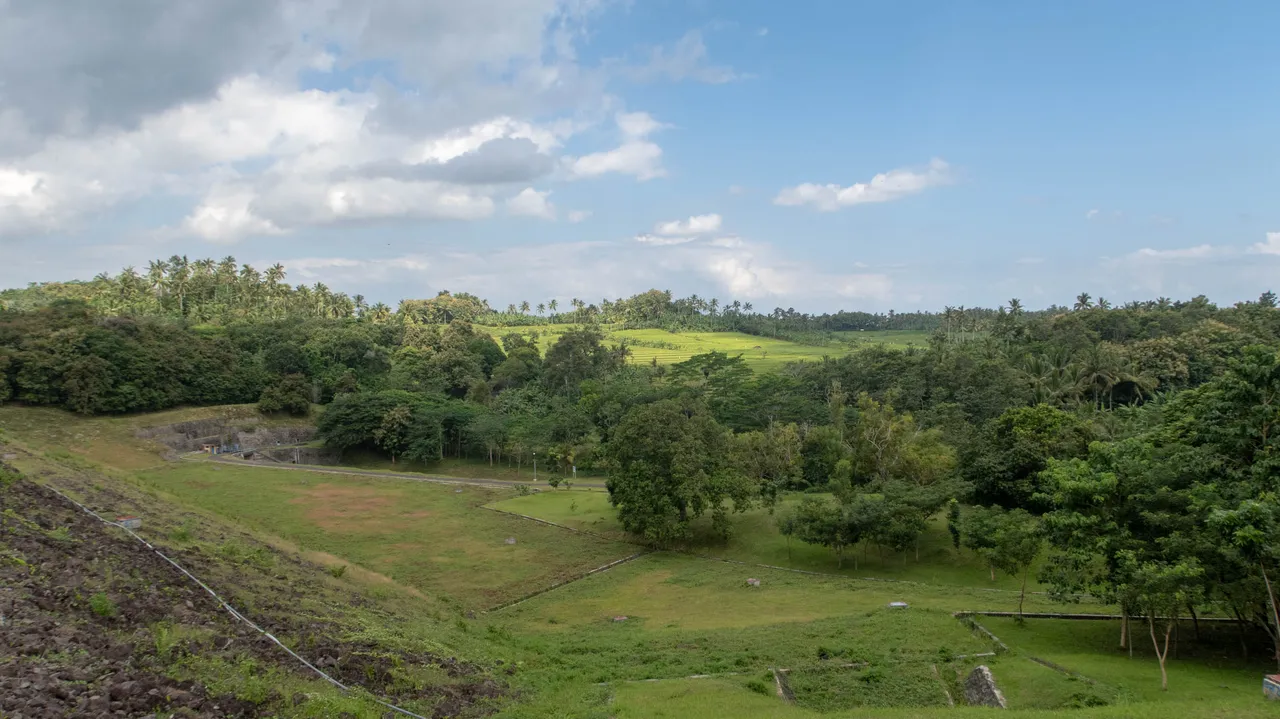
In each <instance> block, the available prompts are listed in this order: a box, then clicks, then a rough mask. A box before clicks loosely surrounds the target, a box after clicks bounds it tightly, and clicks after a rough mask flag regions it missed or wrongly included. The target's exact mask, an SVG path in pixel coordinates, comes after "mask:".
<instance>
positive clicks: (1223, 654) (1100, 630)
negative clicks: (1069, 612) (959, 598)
mask: <svg viewBox="0 0 1280 719" xmlns="http://www.w3.org/2000/svg"><path fill="white" fill-rule="evenodd" d="M981 621H982V623H983V625H985V626H986V627H987V628H988V629H990V630H991V631H992V632H994V633H995V634H996V636H999V637H1000V638H1001V639H1002V640H1003V641H1004V642H1005V643H1006V644H1008V645H1009V647H1010V648H1011V649H1013V650H1014V652H1015V653H1016V654H1018V655H1021V656H1024V657H1031V656H1035V657H1039V658H1041V659H1046V660H1048V661H1051V662H1053V663H1055V664H1057V665H1059V666H1062V667H1065V668H1066V669H1068V670H1070V671H1072V672H1075V673H1077V674H1081V675H1083V676H1086V677H1089V678H1091V679H1094V680H1097V681H1099V682H1102V683H1105V684H1106V685H1107V686H1109V687H1112V688H1113V689H1114V690H1115V691H1116V692H1117V693H1118V695H1119V696H1120V698H1121V701H1122V702H1128V703H1133V704H1141V703H1146V702H1151V703H1159V704H1173V705H1177V706H1178V707H1179V710H1181V708H1182V707H1187V706H1202V707H1207V706H1210V705H1214V706H1216V707H1224V706H1229V707H1239V708H1240V709H1241V710H1244V709H1247V708H1249V707H1251V706H1255V705H1257V706H1262V704H1261V695H1262V690H1261V683H1262V675H1263V674H1264V673H1266V672H1268V671H1274V669H1275V666H1274V665H1273V664H1263V663H1246V662H1244V661H1242V660H1241V659H1239V658H1238V656H1237V655H1236V653H1237V652H1238V648H1237V646H1236V645H1235V644H1234V642H1233V640H1234V637H1233V636H1231V635H1233V634H1234V629H1227V630H1226V631H1225V632H1224V634H1225V635H1226V636H1222V637H1218V638H1217V641H1215V642H1213V643H1211V644H1207V645H1201V646H1199V647H1196V646H1193V645H1191V644H1189V643H1184V645H1183V646H1182V647H1181V651H1182V656H1183V657H1184V658H1183V659H1173V658H1172V657H1171V658H1170V659H1169V661H1168V671H1169V689H1168V691H1162V690H1161V689H1160V669H1159V665H1158V663H1157V661H1156V658H1155V655H1154V653H1153V649H1152V645H1151V639H1150V637H1149V635H1148V634H1147V633H1146V629H1145V627H1144V626H1142V625H1140V624H1135V632H1136V634H1135V637H1134V638H1135V640H1136V641H1135V642H1134V652H1133V657H1132V658H1130V657H1129V655H1128V653H1127V652H1126V651H1123V650H1121V649H1119V648H1118V645H1119V636H1120V623H1119V622H1118V621H1089V622H1071V621H1062V620H1051V619H1029V620H1027V621H1026V623H1025V624H1024V625H1022V626H1019V625H1018V624H1017V623H1016V622H1014V621H1013V620H1012V619H1002V618H984V619H982V620H981ZM1190 630H1191V628H1190V627H1189V626H1184V627H1181V628H1180V632H1182V633H1183V637H1187V638H1189V635H1190V634H1191V631H1190ZM1190 655H1196V656H1193V657H1192V656H1190ZM996 679H997V682H999V681H1000V679H1001V677H1000V675H999V674H997V675H996ZM1229 715H1230V714H1224V716H1229Z"/></svg>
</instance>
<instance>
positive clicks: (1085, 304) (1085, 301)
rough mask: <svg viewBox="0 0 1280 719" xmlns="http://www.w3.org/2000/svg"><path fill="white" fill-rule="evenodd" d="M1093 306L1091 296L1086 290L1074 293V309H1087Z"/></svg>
mask: <svg viewBox="0 0 1280 719" xmlns="http://www.w3.org/2000/svg"><path fill="white" fill-rule="evenodd" d="M1091 307H1093V297H1092V296H1090V295H1089V293H1088V292H1081V293H1080V294H1078V295H1076V307H1075V309H1076V311H1080V310H1087V309H1089V308H1091Z"/></svg>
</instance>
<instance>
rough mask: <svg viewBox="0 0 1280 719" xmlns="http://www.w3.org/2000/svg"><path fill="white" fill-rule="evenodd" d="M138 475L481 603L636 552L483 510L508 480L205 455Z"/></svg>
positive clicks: (413, 583) (438, 591) (407, 581)
mask: <svg viewBox="0 0 1280 719" xmlns="http://www.w3.org/2000/svg"><path fill="white" fill-rule="evenodd" d="M140 477H141V479H142V480H143V481H144V482H146V483H147V484H148V485H149V486H152V487H154V488H156V489H159V490H163V491H164V492H166V493H168V494H170V495H173V496H175V497H177V498H179V499H180V500H182V501H184V502H188V503H191V504H193V505H195V506H198V507H201V508H203V509H207V510H210V511H212V512H215V513H216V514H218V515H221V516H223V517H226V518H228V519H231V520H234V521H238V522H242V523H244V524H246V525H248V526H251V527H253V528H255V529H259V530H262V531H265V532H268V533H270V534H272V535H275V536H278V537H281V538H283V539H285V540H288V541H289V542H291V543H293V544H296V545H297V546H299V547H301V548H302V549H305V550H313V551H318V552H323V553H326V554H329V555H333V556H334V557H336V558H338V559H340V560H345V562H349V563H351V564H356V565H359V566H360V567H361V568H363V569H365V570H369V571H371V572H375V573H378V574H381V575H383V576H385V577H389V578H390V579H392V580H394V581H396V582H398V583H400V584H404V585H407V586H410V587H414V588H416V589H418V590H421V591H423V592H425V593H427V594H429V595H433V596H436V597H446V598H452V599H454V600H456V601H457V602H459V603H461V604H462V605H463V606H466V607H469V608H475V609H482V608H485V607H488V606H492V605H495V604H499V603H502V602H505V601H509V600H512V599H515V598H517V597H519V596H522V595H524V594H525V593H528V592H531V591H534V590H536V589H539V588H541V587H543V586H546V585H549V584H552V583H554V582H557V581H561V580H563V579H565V578H568V577H570V576H573V575H576V574H578V573H580V572H583V571H586V570H589V569H593V568H595V567H598V566H600V565H602V564H605V563H607V562H609V561H611V560H613V559H617V558H619V557H622V556H626V555H627V554H629V553H631V552H633V551H634V550H633V548H631V547H629V546H626V545H622V544H618V543H615V542H610V541H605V540H599V539H595V538H592V537H588V536H584V535H580V534H571V533H568V532H565V531H563V530H559V529H555V528H553V527H547V526H545V525H538V524H535V523H532V522H527V521H523V520H520V519H518V518H514V517H510V516H507V515H503V514H501V513H497V512H489V511H485V510H483V509H480V508H479V507H480V505H483V504H486V503H488V502H491V501H494V500H496V499H499V498H501V497H503V496H505V495H506V494H507V492H506V490H501V489H491V488H487V487H475V486H468V487H464V488H461V489H462V491H461V492H458V491H456V490H457V489H459V488H457V487H453V486H449V485H441V484H434V483H428V482H411V481H405V480H397V479H382V478H378V477H368V476H357V475H333V474H317V473H312V472H306V471H285V470H280V469H270V468H265V467H238V466H230V465H225V464H213V463H203V462H184V463H182V464H179V465H176V466H172V467H168V468H165V469H161V470H153V471H148V472H144V473H142V474H141V475H140ZM508 537H514V538H515V539H516V543H515V544H514V545H510V544H506V539H507V538H508Z"/></svg>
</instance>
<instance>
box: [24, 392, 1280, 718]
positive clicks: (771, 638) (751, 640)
mask: <svg viewBox="0 0 1280 719" xmlns="http://www.w3.org/2000/svg"><path fill="white" fill-rule="evenodd" d="M246 411H248V408H210V409H204V410H183V411H178V412H169V413H162V414H158V415H149V416H143V417H127V418H116V419H85V418H80V417H76V416H73V415H69V414H65V413H61V412H57V411H48V410H28V409H21V408H14V407H4V408H0V429H3V430H4V437H5V438H8V439H10V440H13V441H15V442H19V443H22V444H23V445H24V446H26V447H29V448H31V449H33V450H35V451H36V453H37V458H36V459H32V460H30V461H28V460H27V459H26V455H24V456H23V457H24V459H23V464H24V468H25V469H28V470H29V471H31V472H32V473H33V475H34V476H38V477H53V476H55V475H56V476H61V475H57V472H65V473H66V476H67V477H68V479H67V480H66V481H68V482H70V481H72V478H74V481H76V482H79V483H80V486H81V487H82V488H84V489H85V491H86V492H89V491H92V492H98V491H106V490H110V491H113V492H116V494H115V495H112V496H115V497H119V498H124V500H123V501H122V500H121V499H113V500H111V501H109V502H108V503H106V504H104V507H105V508H109V509H111V510H112V511H117V510H118V511H126V512H134V513H139V514H142V515H144V516H145V517H146V518H147V519H146V524H145V527H144V531H145V532H147V533H148V535H149V536H151V537H153V538H154V539H156V540H157V541H161V542H169V543H173V544H176V545H178V546H188V545H190V544H192V543H193V542H194V543H196V544H198V545H199V546H201V547H202V548H203V549H202V551H203V552H206V553H208V554H209V555H210V556H217V557H219V558H222V559H229V560H232V561H233V563H234V564H233V565H232V566H241V567H244V568H245V569H244V572H243V576H242V577H240V578H237V577H236V576H234V575H233V574H228V575H226V576H220V577H219V585H220V586H225V587H228V588H231V587H234V589H229V591H231V592H232V593H233V595H234V598H235V602H236V603H237V605H242V606H244V607H246V608H247V610H248V611H250V613H252V614H253V615H254V616H259V617H274V618H277V619H275V620H273V621H284V620H286V619H287V618H289V617H295V616H296V617H302V616H311V614H312V613H313V612H318V611H320V609H319V607H318V606H315V605H313V604H312V603H311V601H310V598H309V597H300V598H299V599H298V601H297V602H296V603H289V602H280V601H278V600H275V599H269V598H270V597H272V596H273V595H272V594H271V593H272V591H274V590H275V589H274V588H277V585H279V584H280V582H281V581H284V582H294V581H299V582H300V581H302V580H301V579H293V576H294V575H293V574H290V573H289V572H294V571H295V570H294V569H290V570H289V572H284V571H283V570H280V569H277V568H278V567H281V566H282V565H281V562H282V561H284V560H274V563H273V562H270V561H267V559H266V555H265V554H263V553H262V550H261V549H260V548H258V545H257V544H255V542H265V543H266V544H268V545H269V546H271V547H276V548H285V549H286V550H289V551H296V553H297V555H298V556H299V557H301V558H302V559H301V563H300V564H298V565H296V566H297V567H302V568H304V569H305V568H310V569H306V571H311V572H313V576H316V581H319V582H320V583H321V584H323V585H324V586H325V587H329V588H332V589H333V590H334V591H335V592H337V594H336V596H339V597H341V596H344V594H343V593H344V591H345V589H346V588H347V587H350V588H352V589H353V590H355V589H358V590H359V595H360V598H359V602H360V604H359V607H356V606H354V605H353V607H352V611H353V612H357V615H356V616H358V617H359V622H360V627H361V628H360V629H358V630H353V632H354V633H353V634H352V635H351V636H374V635H376V636H377V637H378V640H379V641H385V642H390V643H393V644H396V645H397V646H404V647H405V649H406V650H409V651H422V650H423V649H424V648H425V647H430V651H434V652H454V651H457V652H459V656H460V657H485V660H484V661H485V662H486V666H490V667H493V668H494V671H501V672H502V676H504V677H508V679H507V681H510V682H511V685H512V687H513V690H514V692H513V694H512V696H515V697H518V698H517V699H515V700H513V701H509V702H505V703H504V704H503V705H502V707H501V708H500V710H499V713H498V716H500V717H505V718H509V719H525V718H528V719H532V718H534V717H546V716H560V717H573V718H580V719H587V718H592V719H600V718H602V717H714V718H715V719H723V718H724V717H819V716H822V717H859V718H862V717H888V718H894V717H935V716H936V717H942V716H954V715H960V716H977V715H978V713H979V712H982V713H983V715H989V712H988V711H987V710H977V709H968V708H955V709H952V708H948V707H947V705H946V702H947V692H951V694H952V696H953V697H956V696H958V685H957V677H958V675H957V672H959V676H964V675H966V674H967V673H968V671H969V670H970V669H971V668H972V666H974V665H975V664H976V663H977V662H979V661H981V662H984V663H987V664H988V665H989V666H991V667H992V670H993V671H994V672H995V675H996V678H997V681H998V682H999V683H1000V685H1001V688H1002V689H1003V690H1004V692H1005V694H1006V697H1007V698H1008V700H1009V702H1010V705H1011V709H1010V711H1008V712H1007V713H1006V714H1007V715H1009V716H1015V717H1024V716H1025V717H1072V718H1077V717H1138V718H1139V719H1144V718H1147V717H1150V718H1153V719H1154V718H1155V717H1159V719H1166V718H1167V716H1168V715H1169V714H1170V712H1176V713H1177V714H1178V715H1179V716H1184V717H1190V718H1192V719H1195V718H1198V717H1223V718H1224V719H1225V718H1226V717H1261V716H1273V715H1274V705H1269V704H1267V703H1266V702H1265V701H1264V700H1263V699H1262V697H1261V692H1260V691H1259V686H1258V685H1259V683H1260V678H1261V674H1262V673H1263V672H1264V671H1267V670H1270V669H1272V667H1270V666H1268V665H1267V664H1265V663H1254V664H1245V663H1242V662H1241V661H1239V660H1238V659H1236V658H1235V656H1236V654H1237V653H1238V650H1237V646H1236V645H1235V644H1234V643H1233V642H1234V637H1227V638H1226V639H1225V640H1223V638H1222V637H1216V638H1212V639H1213V641H1210V639H1211V637H1210V636H1209V635H1210V634H1211V633H1210V632H1209V631H1208V630H1206V631H1205V633H1206V639H1205V643H1204V644H1201V645H1194V644H1193V643H1192V641H1191V637H1192V636H1193V629H1192V627H1191V625H1190V624H1189V623H1184V625H1183V626H1182V627H1181V630H1180V632H1181V637H1182V644H1181V647H1180V654H1179V656H1180V658H1178V659H1176V660H1171V662H1170V668H1169V672H1170V690H1169V692H1167V693H1165V692H1161V691H1160V689H1159V671H1158V668H1157V665H1156V662H1155V660H1154V658H1153V656H1152V653H1151V650H1150V649H1149V642H1144V637H1145V634H1143V633H1142V632H1138V633H1137V639H1138V640H1139V641H1138V642H1137V646H1136V647H1135V651H1134V656H1133V658H1129V656H1128V654H1127V653H1125V652H1122V651H1119V650H1117V648H1116V644H1117V638H1118V627H1117V626H1116V624H1115V623H1114V622H1111V621H1098V622H1065V621H1048V620H1035V619H1033V620H1029V621H1028V622H1027V624H1026V625H1025V626H1018V625H1016V624H1015V623H1014V622H1013V621H1012V620H1005V619H983V620H982V621H983V622H984V623H985V624H986V625H987V626H988V627H989V628H990V629H991V630H992V631H994V632H995V633H996V634H997V635H998V636H1000V637H1001V639H1003V640H1004V641H1005V642H1006V643H1007V644H1008V645H1009V646H1010V648H1011V651H1009V652H1008V653H1002V654H1000V655H999V656H996V657H984V658H973V657H970V658H961V655H967V654H973V653H985V652H989V651H993V650H994V649H995V644H994V643H993V642H992V641H991V640H990V639H988V638H986V637H985V636H983V635H981V634H978V633H975V632H973V631H971V630H970V629H969V628H968V627H967V626H965V625H964V624H963V623H961V622H960V621H959V620H957V619H956V618H954V616H953V612H955V611H957V610H1006V611H1007V610H1012V609H1014V608H1015V607H1016V601H1017V599H1016V594H1015V593H1014V592H1012V591H1010V590H1012V589H1014V588H1015V587H1016V581H1015V580H1013V579H1012V578H1007V577H1002V578H997V579H996V580H995V581H992V580H991V578H990V576H989V574H988V572H987V570H986V568H985V567H984V566H982V564H981V563H980V562H979V561H977V560H976V558H975V557H973V556H972V555H971V554H970V553H968V552H964V551H957V550H955V549H954V547H952V545H951V539H950V536H949V535H948V534H947V532H946V530H945V526H944V525H943V524H942V523H941V522H937V523H935V524H934V526H932V527H931V528H930V530H929V532H928V533H926V535H925V537H924V538H923V539H922V542H921V546H920V557H919V560H917V559H916V557H915V553H914V551H912V552H908V553H906V554H894V553H886V554H885V555H884V556H881V555H880V553H879V551H878V550H877V549H876V548H874V547H873V548H871V550H870V551H869V552H868V553H867V554H866V555H865V556H863V554H862V553H861V552H858V553H857V563H858V566H857V568H855V567H854V566H853V563H854V557H853V556H852V553H851V555H850V556H847V557H846V564H847V566H845V567H843V568H839V567H837V566H836V560H835V557H834V556H833V555H832V553H831V552H830V551H829V550H826V549H823V548H819V547H808V546H806V545H803V544H800V543H798V542H793V543H791V546H790V549H789V550H788V546H787V541H786V538H785V537H783V536H781V535H780V534H779V533H778V532H777V530H776V529H775V527H774V524H773V518H772V517H771V516H770V515H769V514H768V513H767V512H766V511H764V510H756V511H753V512H751V513H748V514H746V515H740V516H735V517H734V532H733V536H732V538H731V539H730V540H729V541H728V542H722V541H720V540H715V539H713V538H710V537H708V536H706V535H705V534H704V535H702V536H700V538H699V540H698V542H697V544H696V545H695V546H692V547H690V548H689V549H690V550H691V551H693V552H695V553H696V554H698V555H703V556H701V557H700V556H694V555H693V554H687V553H671V552H659V553H652V554H647V555H645V556H642V557H640V558H638V559H634V560H632V561H629V562H626V563H623V564H620V565H618V566H616V567H614V568H612V569H610V570H608V571H606V572H602V573H598V574H595V575H592V576H590V577H588V578H585V579H580V580H578V581H572V582H570V583H568V584H565V585H563V586H559V587H558V588H552V587H553V585H555V584H557V583H559V582H560V581H562V580H565V579H570V578H573V577H576V576H578V575H580V574H581V573H582V572H584V571H586V570H589V569H592V568H594V567H598V566H600V565H603V564H605V563H606V562H609V561H612V560H615V559H619V558H622V557H627V556H629V555H631V554H633V553H634V552H636V551H637V547H636V546H635V545H634V544H630V543H628V542H626V541H623V540H627V539H628V538H627V537H625V535H623V534H622V532H621V531H620V528H619V527H618V525H617V522H616V519H615V518H614V515H613V513H612V510H611V508H610V507H609V505H608V501H607V495H606V494H605V493H604V492H603V491H601V490H599V489H596V490H594V491H586V490H573V491H558V492H549V491H544V492H542V493H539V494H536V495H529V496H518V494H517V491H516V488H515V487H514V486H511V487H508V486H498V487H488V486H485V487H480V486H461V487H459V486H452V485H442V484H433V483H427V482H421V481H413V480H406V479H399V478H393V477H385V476H375V477H370V476H357V475H344V474H321V473H316V472H311V471H306V470H294V471H284V470H279V469H274V470H273V469H269V468H266V467H255V466H235V465H227V464H222V463H212V462H191V461H183V462H174V461H171V460H165V459H163V458H162V457H161V449H162V448H158V447H154V446H151V445H149V444H148V443H146V442H145V441H142V440H138V439H137V438H136V437H135V436H134V433H135V432H136V431H137V429H138V428H141V427H146V426H153V425H159V424H167V423H172V422H176V421H182V420H186V419H198V418H204V417H209V416H225V413H237V412H246ZM219 413H224V414H223V415H219ZM58 467H60V468H62V469H57V470H56V472H55V473H54V474H49V472H51V471H54V468H58ZM454 473H456V474H464V473H465V474H469V475H474V476H477V477H479V476H483V475H484V467H483V466H477V465H475V464H470V465H468V466H467V467H465V468H461V467H459V468H455V472H454ZM522 478H528V473H527V472H526V473H525V474H524V475H523V477H522ZM59 481H61V480H59ZM458 489H461V490H462V491H461V492H458V491H457V490H458ZM794 499H795V498H791V499H790V500H789V501H794ZM158 502H159V503H160V504H157V503H158ZM166 502H167V503H171V505H172V506H173V507H179V508H183V509H176V510H164V509H162V508H160V507H162V506H169V505H165V504H164V503H166ZM487 507H491V508H493V509H490V508H487ZM494 509H501V510H504V511H507V512H517V513H520V514H527V515H531V516H536V517H539V518H542V519H545V520H548V521H553V522H556V523H559V524H563V525H566V526H569V527H575V528H578V529H581V530H586V531H588V532H590V533H591V534H584V533H577V532H572V531H569V530H567V529H561V528H558V527H553V526H548V525H545V524H540V523H537V522H533V521H530V520H528V519H523V518H520V517H518V516H513V515H510V514H504V513H502V512H498V511H494ZM214 527H234V528H236V529H235V531H228V530H227V529H211V528H214ZM595 535H600V536H595ZM193 538H194V539H193ZM507 538H514V539H515V540H516V543H515V544H507V543H506V540H507ZM289 548H292V549H289ZM708 555H709V556H715V557H720V558H722V559H726V560H733V561H717V560H715V559H710V558H705V556H708ZM193 556H194V555H193ZM291 561H292V560H291ZM766 564H767V565H775V566H776V567H792V568H795V569H799V570H806V571H813V572H820V573H822V575H814V574H806V573H804V572H802V571H788V570H786V569H781V568H767V567H764V566H761V565H766ZM290 566H291V567H292V566H294V565H292V564H291V565H290ZM321 566H323V567H326V568H329V569H330V570H331V572H332V573H331V572H326V571H324V570H323V569H321ZM343 567H346V569H345V570H344V569H342V568H343ZM250 570H252V571H250ZM298 571H302V570H301V569H300V570H298ZM317 575H318V576H317ZM335 575H336V576H335ZM826 575H834V576H826ZM278 576H285V577H286V579H285V580H280V579H278ZM873 577H874V578H875V579H872V578H873ZM748 578H756V579H759V580H761V586H759V587H750V586H748V584H747V582H746V580H747V579H748ZM246 580H249V581H246ZM882 580H897V581H882ZM544 590H549V591H544ZM536 592H540V593H537V594H536V595H535V596H532V597H530V598H528V599H527V600H525V601H522V602H519V603H517V604H515V605H514V606H510V607H508V608H504V609H495V610H494V611H491V612H489V613H487V614H486V613H484V612H483V611H480V610H484V609H486V608H494V607H496V606H497V605H501V604H504V603H506V602H509V601H512V600H516V599H519V598H521V597H525V596H526V595H530V594H533V593H536ZM892 601H905V602H908V603H909V604H910V607H909V608H908V609H906V610H896V609H891V608H889V607H888V604H889V602H892ZM1027 609H1028V610H1029V611H1030V610H1035V611H1045V610H1049V611H1052V610H1062V609H1064V607H1062V606H1061V605H1056V604H1053V603H1052V602H1050V601H1049V600H1048V599H1047V597H1045V596H1043V595H1031V596H1029V597H1028V600H1027ZM1067 609H1070V610H1071V611H1106V609H1107V608H1106V607H1101V606H1098V605H1088V604H1085V605H1076V606H1071V607H1069V608H1067ZM473 610H475V611H476V614H475V615H472V614H471V613H470V612H471V611H473ZM622 616H625V617H627V618H626V619H625V620H624V621H614V619H615V618H616V617H622ZM361 633H363V634H361ZM440 642H443V644H441V643H440ZM464 652H465V653H464ZM1032 657H1037V658H1040V659H1044V660H1048V661H1051V662H1054V663H1056V664H1058V665H1061V666H1063V667H1066V668H1068V669H1069V670H1071V672H1073V673H1075V674H1078V675H1080V676H1078V677H1076V678H1072V677H1069V676H1067V675H1065V674H1062V673H1059V672H1055V671H1054V670H1052V669H1049V668H1047V667H1044V666H1042V665H1041V664H1037V663H1035V662H1033V661H1032ZM772 668H783V669H788V670H790V671H789V672H788V673H787V676H788V677H789V682H790V686H791V688H792V689H793V690H794V692H795V695H796V700H797V703H796V704H795V705H787V704H784V703H783V702H782V701H781V700H780V699H778V698H777V697H776V696H774V694H773V691H774V687H773V684H772V683H771V682H772V672H771V669H772ZM200 671H201V675H202V676H203V677H204V678H205V679H206V680H207V681H213V680H215V679H217V677H218V676H220V675H219V674H218V673H217V671H215V668H212V667H206V668H203V669H201V670H200ZM219 671H220V670H219ZM508 671H509V672H510V673H509V674H508V673H507V672H508ZM702 675H706V676H705V678H697V679H693V678H690V677H692V676H702ZM1081 677H1083V678H1081ZM237 681H240V680H237ZM281 681H286V680H281ZM288 681H292V680H288ZM286 683H287V682H286ZM241 686H243V687H250V684H248V683H244V682H241V684H237V683H236V682H234V681H229V682H228V683H227V687H228V689H229V690H233V691H242V690H243V691H249V689H238V688H236V687H241ZM262 687H263V684H262V682H255V683H252V687H251V688H252V690H253V691H260V690H261V689H262ZM1094 704H1106V706H1091V705H1094ZM1075 706H1084V707H1086V708H1079V709H1075V708H1065V707H1075ZM356 715H357V716H370V717H375V716H380V714H379V713H372V712H356ZM1002 715H1004V714H1002Z"/></svg>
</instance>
